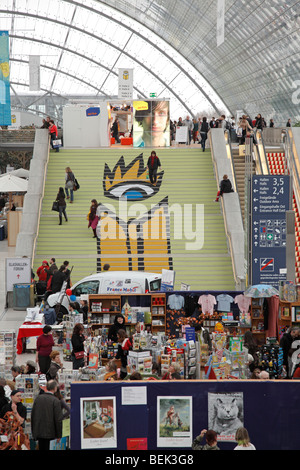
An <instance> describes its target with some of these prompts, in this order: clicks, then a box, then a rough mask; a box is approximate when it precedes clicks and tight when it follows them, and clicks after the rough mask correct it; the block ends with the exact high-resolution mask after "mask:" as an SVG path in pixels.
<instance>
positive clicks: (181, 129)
mask: <svg viewBox="0 0 300 470" xmlns="http://www.w3.org/2000/svg"><path fill="white" fill-rule="evenodd" d="M187 140H188V128H187V126H177V127H176V135H175V141H176V142H187Z"/></svg>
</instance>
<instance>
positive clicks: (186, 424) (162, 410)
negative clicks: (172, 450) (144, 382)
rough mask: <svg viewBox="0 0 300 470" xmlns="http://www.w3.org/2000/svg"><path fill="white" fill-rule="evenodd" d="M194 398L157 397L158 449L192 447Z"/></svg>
mask: <svg viewBox="0 0 300 470" xmlns="http://www.w3.org/2000/svg"><path fill="white" fill-rule="evenodd" d="M192 416H193V409H192V397H183V396H178V397H176V396H173V397H157V447H191V445H192V435H193V432H192Z"/></svg>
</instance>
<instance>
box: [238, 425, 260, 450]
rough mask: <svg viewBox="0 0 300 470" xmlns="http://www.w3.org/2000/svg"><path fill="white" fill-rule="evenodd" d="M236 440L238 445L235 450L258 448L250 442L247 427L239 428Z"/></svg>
mask: <svg viewBox="0 0 300 470" xmlns="http://www.w3.org/2000/svg"><path fill="white" fill-rule="evenodd" d="M235 440H236V442H237V443H238V445H237V446H236V447H235V448H234V449H233V450H256V449H255V447H254V445H253V444H251V442H250V437H249V434H248V431H247V429H246V428H238V429H237V431H236V433H235Z"/></svg>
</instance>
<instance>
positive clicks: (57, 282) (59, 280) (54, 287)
mask: <svg viewBox="0 0 300 470" xmlns="http://www.w3.org/2000/svg"><path fill="white" fill-rule="evenodd" d="M65 280H66V274H65V273H64V272H62V271H56V272H55V273H54V274H53V276H52V281H51V291H52V293H53V294H55V292H59V291H60V290H61V288H62V285H63V282H64V281H65Z"/></svg>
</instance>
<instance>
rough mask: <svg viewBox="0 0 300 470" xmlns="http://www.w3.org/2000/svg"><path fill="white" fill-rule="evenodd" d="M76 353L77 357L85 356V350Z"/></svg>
mask: <svg viewBox="0 0 300 470" xmlns="http://www.w3.org/2000/svg"><path fill="white" fill-rule="evenodd" d="M74 354H75V359H83V357H84V351H78V352H74Z"/></svg>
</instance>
